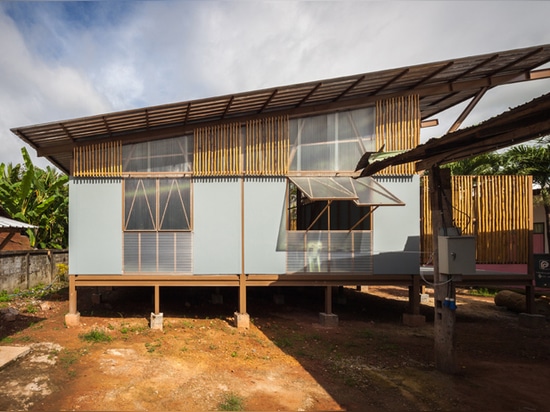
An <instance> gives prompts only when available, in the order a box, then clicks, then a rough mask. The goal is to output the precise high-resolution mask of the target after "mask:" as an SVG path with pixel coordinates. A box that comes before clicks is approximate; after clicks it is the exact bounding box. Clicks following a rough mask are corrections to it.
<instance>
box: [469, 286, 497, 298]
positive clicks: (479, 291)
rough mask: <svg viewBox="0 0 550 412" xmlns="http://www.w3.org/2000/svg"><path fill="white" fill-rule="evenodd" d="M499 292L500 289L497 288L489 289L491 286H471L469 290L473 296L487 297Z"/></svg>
mask: <svg viewBox="0 0 550 412" xmlns="http://www.w3.org/2000/svg"><path fill="white" fill-rule="evenodd" d="M497 293H498V290H496V289H489V288H471V289H470V290H468V294H469V295H473V296H483V297H486V298H492V297H494V296H495V295H496V294H497Z"/></svg>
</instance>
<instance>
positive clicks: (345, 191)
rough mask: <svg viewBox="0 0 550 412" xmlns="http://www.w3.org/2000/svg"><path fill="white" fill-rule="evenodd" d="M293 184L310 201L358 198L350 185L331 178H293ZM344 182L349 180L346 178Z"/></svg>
mask: <svg viewBox="0 0 550 412" xmlns="http://www.w3.org/2000/svg"><path fill="white" fill-rule="evenodd" d="M290 180H292V182H293V183H294V184H295V185H296V186H298V189H300V191H301V192H302V193H303V194H304V195H305V196H306V197H307V198H308V199H310V200H328V199H339V200H354V199H357V196H356V195H355V194H354V193H353V192H352V191H350V189H351V187H350V185H349V184H348V185H347V186H348V187H346V186H345V185H342V182H341V181H342V179H341V181H337V180H335V179H334V178H331V177H292V178H290ZM343 180H344V182H347V181H349V178H344V179H343Z"/></svg>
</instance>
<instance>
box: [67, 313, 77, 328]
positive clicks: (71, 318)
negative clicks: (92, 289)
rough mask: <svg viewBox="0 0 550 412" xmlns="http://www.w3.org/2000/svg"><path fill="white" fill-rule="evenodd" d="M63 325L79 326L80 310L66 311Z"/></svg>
mask: <svg viewBox="0 0 550 412" xmlns="http://www.w3.org/2000/svg"><path fill="white" fill-rule="evenodd" d="M65 325H66V326H67V327H72V326H79V325H80V312H76V313H67V314H66V315H65Z"/></svg>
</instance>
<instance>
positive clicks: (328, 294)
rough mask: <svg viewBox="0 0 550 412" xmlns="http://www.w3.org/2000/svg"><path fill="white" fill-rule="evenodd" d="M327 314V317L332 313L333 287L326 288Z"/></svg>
mask: <svg viewBox="0 0 550 412" xmlns="http://www.w3.org/2000/svg"><path fill="white" fill-rule="evenodd" d="M325 313H326V314H327V315H330V314H331V313H332V286H327V287H326V288H325Z"/></svg>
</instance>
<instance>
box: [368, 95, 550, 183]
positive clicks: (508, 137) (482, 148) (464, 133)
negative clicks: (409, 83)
mask: <svg viewBox="0 0 550 412" xmlns="http://www.w3.org/2000/svg"><path fill="white" fill-rule="evenodd" d="M549 113H550V93H549V94H545V95H543V96H541V97H539V98H537V99H534V100H532V101H531V102H529V103H526V104H523V105H521V106H518V107H516V108H514V109H511V110H509V111H507V112H504V113H502V114H500V115H498V116H496V117H493V118H491V119H489V120H486V121H485V122H483V123H481V124H479V125H476V126H471V127H468V128H466V129H463V130H458V131H456V132H453V133H449V134H446V135H445V136H443V137H440V138H435V139H430V140H429V141H427V142H426V143H424V144H422V145H419V146H417V147H416V148H414V149H411V150H408V151H406V152H404V153H402V154H399V155H397V156H394V157H390V158H386V159H384V160H380V161H375V162H373V163H370V164H369V165H368V166H366V167H365V168H364V169H363V170H362V172H361V176H370V175H372V174H374V173H376V172H378V171H380V170H382V169H384V168H386V167H389V166H394V165H398V164H403V163H409V162H419V163H417V165H416V168H417V170H424V169H428V168H429V167H431V166H432V165H443V164H445V163H450V162H454V161H457V160H461V159H465V158H468V157H472V156H476V155H479V154H482V153H486V152H492V151H495V150H498V149H502V148H505V147H508V146H512V145H515V144H519V143H523V142H526V141H529V140H533V139H537V138H539V137H544V136H548V135H550V116H549ZM362 160H364V159H361V161H362ZM361 161H360V162H359V163H360V164H361Z"/></svg>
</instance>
